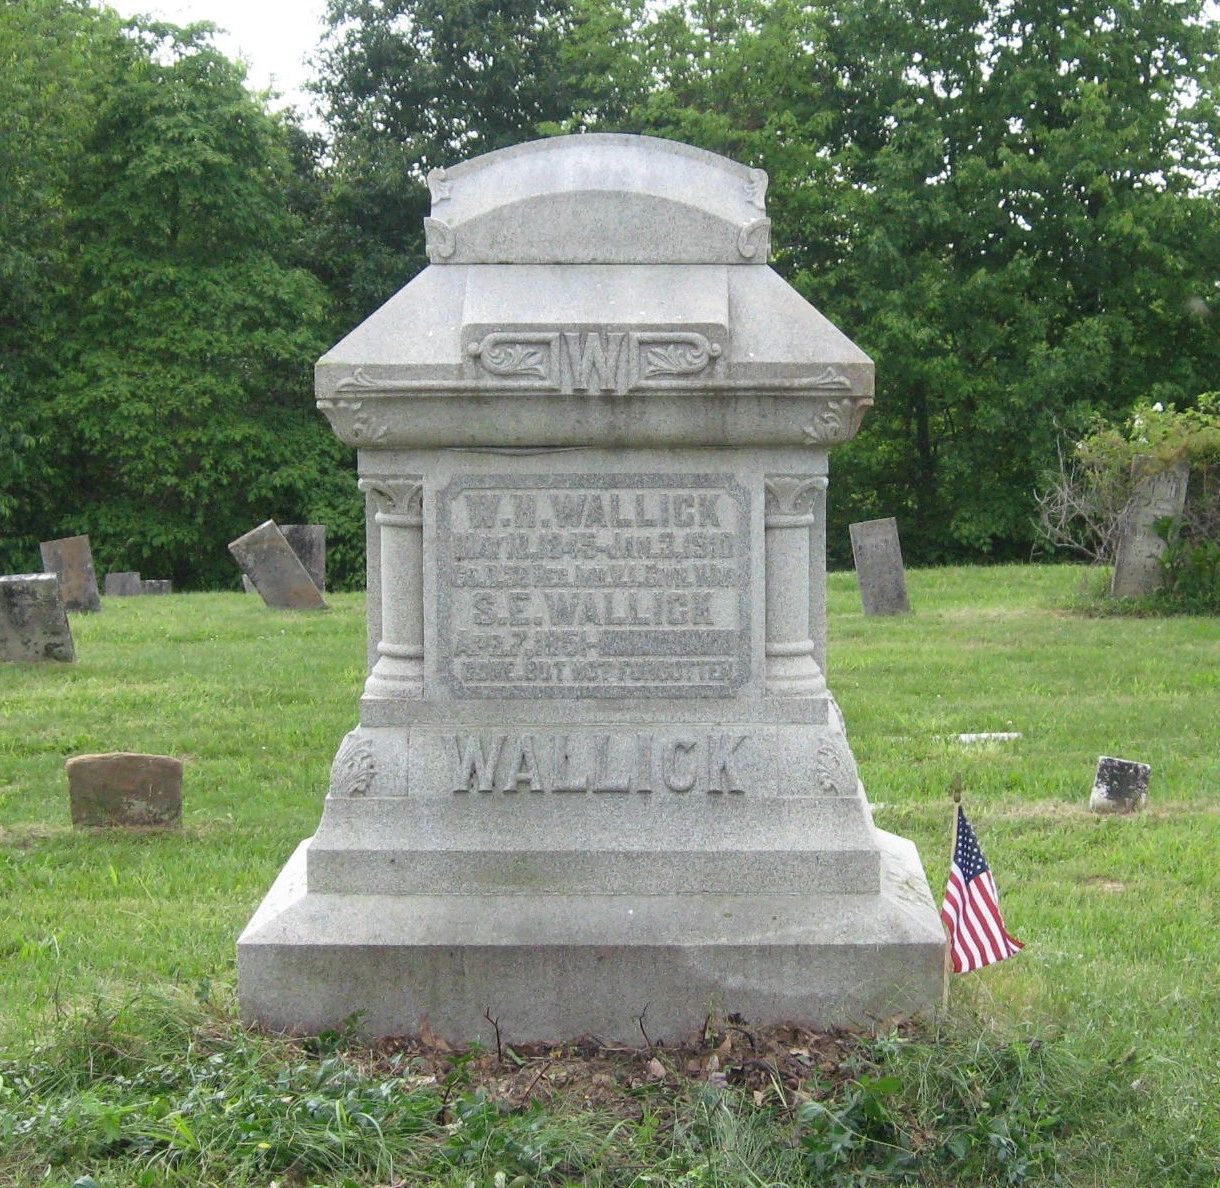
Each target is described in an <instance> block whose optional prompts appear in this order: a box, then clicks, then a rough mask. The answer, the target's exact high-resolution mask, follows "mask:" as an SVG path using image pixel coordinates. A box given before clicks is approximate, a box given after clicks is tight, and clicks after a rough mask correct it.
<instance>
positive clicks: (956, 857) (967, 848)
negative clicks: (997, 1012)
mask: <svg viewBox="0 0 1220 1188" xmlns="http://www.w3.org/2000/svg"><path fill="white" fill-rule="evenodd" d="M956 812H957V818H956V821H955V827H954V830H953V835H954V840H953V865H952V866H951V867H950V868H949V885H948V887H947V888H945V902H944V906H943V907H942V908H941V909H940V918H941V919H942V920H943V921H944V923H945V928H947V929H948V931H949V958H950V959H951V960H952V964H953V972H954V973H969V972H970V971H971V970H973V969H982V968H983V966H984V965H993V964H994V963H995V962H997V961H1003V960H1004V958H1005V957H1011V956H1012V955H1013V954H1014V953H1017V952H1019V951H1020V950H1021V949H1023V948H1024V947H1025V946H1024V945H1023V944H1022V943H1021V942H1020V941H1019V940H1017V939H1016V938H1015V937H1014V936H1011V935H1010V934H1009V932H1008V929H1007V928H1005V927H1004V917H1003V916H1001V915H1000V893H999V891H998V890H996V885H995V879H994V878H992V876H991V868H990V867H989V866H988V865H987V859H986V858H984V857H983V850H982V848H981V847H980V846H979V839H978V838H977V837H975V836H974V829H973V828H972V826H971V824H970V822H969V821H967V820H966V814H965V812H964V811H963V810H962V806H961V805H960V804H958V805H957V806H956ZM947 988H948V987H947V984H946V990H947Z"/></svg>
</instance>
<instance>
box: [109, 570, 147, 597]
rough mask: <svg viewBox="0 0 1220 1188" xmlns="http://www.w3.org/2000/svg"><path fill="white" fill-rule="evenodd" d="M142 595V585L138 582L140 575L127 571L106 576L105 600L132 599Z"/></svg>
mask: <svg viewBox="0 0 1220 1188" xmlns="http://www.w3.org/2000/svg"><path fill="white" fill-rule="evenodd" d="M143 593H144V583H143V582H141V581H140V575H139V574H138V573H136V572H134V571H131V570H127V571H124V572H121V573H108V574H107V575H106V597H107V598H134V597H135V596H136V595H137V594H143Z"/></svg>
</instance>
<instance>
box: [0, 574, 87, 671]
mask: <svg viewBox="0 0 1220 1188" xmlns="http://www.w3.org/2000/svg"><path fill="white" fill-rule="evenodd" d="M75 659H76V649H75V647H73V644H72V629H71V628H70V627H69V626H68V616H67V614H66V613H65V611H64V603H63V598H62V597H61V596H60V592H59V577H58V576H57V575H56V574H53V573H16V574H9V575H8V576H7V577H0V660H24V661H41V660H60V661H64V662H65V663H70V662H71V661H73V660H75Z"/></svg>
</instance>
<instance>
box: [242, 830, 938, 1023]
mask: <svg viewBox="0 0 1220 1188" xmlns="http://www.w3.org/2000/svg"><path fill="white" fill-rule="evenodd" d="M877 839H878V842H879V844H880V850H881V871H882V874H881V890H880V893H879V894H875V895H872V894H858V895H852V894H812V895H810V894H800V895H774V894H770V895H744V894H743V895H727V894H720V895H707V894H700V895H681V894H668V895H650V896H623V895H613V896H610V895H607V896H597V895H511V894H497V895H449V896H427V895H352V894H335V893H319V892H316V891H315V892H308V891H307V890H306V878H305V868H306V859H307V854H308V849H309V845H310V842H309V840H307V841H304V842H302V843H301V845H300V846H298V847H297V850H296V852H295V853H294V854H293V856H292V858H291V859H290V860H289V862H288V864H287V865H286V866H285V867H284V869H283V871H281V873H280V876H279V878H278V879H277V880H276V882H275V884H274V885H273V886H272V888H271V890H270V892H269V893H268V894H267V897H266V899H264V901H263V903H262V905H261V906H260V907H259V909H258V911H257V912H256V913H255V915H254V917H253V918H252V919H251V921H250V923H249V924H248V925H247V927H246V929H245V931H244V932H243V933H242V936H241V938H240V939H239V941H238V946H237V951H238V971H239V974H238V984H239V988H240V998H241V1008H242V1014H243V1016H244V1018H245V1019H246V1020H247V1021H248V1022H251V1023H258V1024H261V1025H263V1026H265V1027H268V1028H272V1029H274V1030H277V1031H287V1032H292V1033H296V1034H317V1033H318V1032H321V1031H323V1030H326V1029H328V1028H335V1027H341V1026H342V1025H343V1024H344V1023H345V1021H347V1020H348V1019H349V1018H351V1017H352V1016H353V1015H357V1014H358V1015H359V1026H360V1029H361V1031H363V1032H365V1033H367V1034H370V1035H375V1036H387V1035H403V1034H411V1033H415V1032H418V1031H419V1030H420V1028H421V1025H422V1024H423V1022H424V1021H425V1017H426V1019H427V1022H428V1024H429V1025H430V1026H431V1028H432V1029H433V1030H434V1031H435V1032H436V1033H437V1034H438V1035H440V1036H442V1037H444V1038H445V1039H447V1040H450V1041H452V1042H455V1043H469V1042H470V1041H472V1040H474V1039H476V1038H482V1039H483V1040H484V1041H489V1040H491V1039H493V1038H494V1037H493V1033H492V1028H491V1025H490V1024H489V1023H488V1019H487V1016H488V1015H490V1016H491V1018H493V1019H496V1020H498V1022H499V1026H500V1031H501V1035H502V1038H503V1039H504V1040H506V1041H509V1042H518V1043H525V1042H530V1041H538V1040H547V1039H556V1040H557V1039H571V1038H575V1037H577V1036H582V1035H594V1036H597V1037H598V1038H599V1039H601V1040H602V1041H603V1042H606V1043H623V1044H630V1045H640V1044H642V1043H643V1042H644V1037H643V1034H642V1032H641V1029H640V1017H641V1015H642V1016H643V1017H644V1027H645V1028H646V1030H647V1032H648V1035H649V1036H650V1037H651V1038H652V1039H653V1040H654V1041H656V1040H660V1039H666V1040H671V1039H674V1038H677V1037H678V1036H682V1035H688V1034H691V1033H693V1032H695V1031H696V1030H698V1029H699V1028H700V1027H701V1026H702V1025H703V1023H704V1020H705V1018H706V1016H707V1014H708V1012H709V1011H713V1010H715V1011H719V1012H726V1013H727V1012H736V1013H739V1014H741V1015H742V1016H744V1017H745V1018H747V1019H753V1020H767V1021H776V1020H784V1021H791V1022H794V1023H799V1024H802V1025H804V1026H809V1027H815V1028H830V1027H844V1026H856V1027H859V1026H866V1027H867V1026H871V1025H874V1024H880V1023H883V1022H885V1021H887V1020H890V1019H893V1018H894V1017H896V1016H903V1017H906V1016H911V1015H917V1014H922V1013H926V1012H928V1011H930V1010H932V1009H933V1008H934V1007H935V1006H936V1004H937V1003H938V1002H939V1001H940V995H941V986H942V979H943V976H944V949H945V938H944V932H943V929H942V927H941V923H940V918H939V916H938V914H937V910H936V907H935V905H934V904H933V901H932V896H931V893H930V891H929V888H928V883H927V879H926V878H925V876H924V873H923V868H922V866H921V865H920V862H919V856H918V854H917V853H916V850H915V847H914V845H913V844H912V843H911V842H909V841H906V840H905V839H903V838H900V837H896V836H894V835H893V834H889V833H883V832H878V834H877Z"/></svg>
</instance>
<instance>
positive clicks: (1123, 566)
mask: <svg viewBox="0 0 1220 1188" xmlns="http://www.w3.org/2000/svg"><path fill="white" fill-rule="evenodd" d="M1148 464H1149V463H1148V460H1147V459H1145V458H1136V459H1135V461H1134V462H1132V464H1131V475H1132V477H1133V478H1136V479H1138V482H1137V484H1136V488H1135V496H1134V505H1133V507H1132V510H1131V518H1130V520H1129V521H1128V523H1127V526H1126V529H1125V531H1124V532H1123V534H1122V536H1121V537H1119V541H1118V551H1117V553H1116V554H1115V557H1114V577H1113V579H1112V580H1111V582H1110V593H1111V594H1113V595H1114V597H1115V598H1146V597H1148V596H1149V595H1150V594H1155V593H1156V592H1157V591H1158V590H1159V589H1160V588H1161V577H1162V574H1161V557H1162V556H1164V553H1165V542H1164V541H1163V540H1162V539H1161V538H1160V537H1159V536H1158V535H1157V534H1156V522H1157V521H1158V520H1161V519H1164V518H1165V517H1166V516H1180V515H1181V514H1182V509H1183V508H1184V507H1185V506H1186V487H1187V484H1188V482H1189V481H1190V466H1189V465H1188V464H1187V463H1186V462H1179V463H1177V464H1176V465H1174V466H1171V467H1169V468H1168V469H1167V470H1162V471H1159V472H1158V473H1156V474H1149V475H1145V477H1143V478H1139V475H1140V474H1141V473H1142V472H1143V471H1144V470H1145V469H1147V467H1148Z"/></svg>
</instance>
